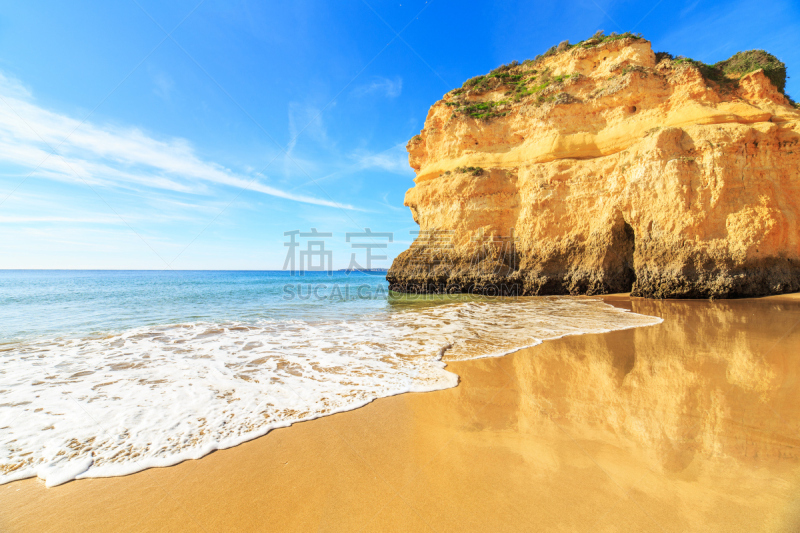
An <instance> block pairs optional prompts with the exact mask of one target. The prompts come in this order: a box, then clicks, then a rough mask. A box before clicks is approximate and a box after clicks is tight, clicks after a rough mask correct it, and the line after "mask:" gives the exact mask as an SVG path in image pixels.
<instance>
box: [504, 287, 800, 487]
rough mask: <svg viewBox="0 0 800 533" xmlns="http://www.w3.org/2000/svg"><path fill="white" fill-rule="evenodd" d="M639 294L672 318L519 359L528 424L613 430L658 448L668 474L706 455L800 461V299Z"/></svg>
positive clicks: (645, 304)
mask: <svg viewBox="0 0 800 533" xmlns="http://www.w3.org/2000/svg"><path fill="white" fill-rule="evenodd" d="M630 304H631V308H632V310H633V311H635V312H636V313H641V314H646V315H656V316H661V317H663V318H664V323H663V324H661V325H660V326H657V327H651V328H638V329H635V330H627V331H619V332H612V333H608V334H605V335H586V336H580V337H572V338H568V339H564V342H560V343H550V344H548V345H547V346H545V347H543V349H541V350H538V352H537V350H531V351H529V352H528V353H526V354H525V355H524V356H523V355H522V354H520V355H519V356H517V357H514V371H515V374H516V379H517V380H518V382H519V384H520V388H521V389H522V392H523V394H522V395H521V398H520V401H521V402H523V404H524V405H522V406H521V407H520V418H521V420H520V423H526V422H530V420H527V419H533V420H535V419H536V418H537V417H538V416H539V414H538V413H540V412H541V413H546V414H547V415H548V416H551V417H554V418H556V419H564V420H569V421H570V422H572V423H575V424H581V425H584V426H587V427H598V428H603V429H607V430H610V431H613V432H615V433H617V434H618V435H620V436H621V437H625V438H627V439H630V441H631V442H632V443H637V444H638V445H641V446H642V447H643V448H644V449H646V450H648V453H649V454H650V455H652V459H653V464H654V465H656V466H658V468H660V469H661V470H662V471H667V472H680V471H683V470H684V469H686V468H687V467H689V465H690V464H691V463H692V461H693V460H694V459H695V458H699V459H710V458H715V457H726V458H735V459H737V460H740V461H750V462H753V463H757V464H759V465H760V466H767V465H777V464H781V465H783V464H786V463H791V464H794V462H795V461H797V459H798V450H799V449H800V448H798V446H800V433H798V430H800V387H798V384H799V382H798V377H800V328H795V326H796V325H797V322H798V321H799V320H800V306H798V305H797V304H795V303H790V304H786V303H780V302H771V301H765V300H755V301H749V302H746V304H745V302H741V301H734V302H713V303H708V302H658V301H642V300H634V301H632V302H630ZM522 419H526V420H524V421H523V420H522Z"/></svg>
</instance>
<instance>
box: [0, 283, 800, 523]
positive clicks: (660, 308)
mask: <svg viewBox="0 0 800 533" xmlns="http://www.w3.org/2000/svg"><path fill="white" fill-rule="evenodd" d="M607 300H608V301H609V302H610V303H613V304H614V305H619V306H623V307H628V308H629V309H632V310H633V311H634V312H637V313H641V314H647V315H655V316H660V317H662V318H663V319H664V322H663V323H661V324H659V325H656V326H652V327H645V328H637V329H631V330H624V331H616V332H611V333H605V334H597V335H582V336H574V337H565V338H562V339H559V340H554V341H548V342H545V343H544V344H542V345H540V346H537V347H535V348H531V349H527V350H523V351H520V352H517V353H515V354H512V355H510V356H506V357H501V358H495V359H481V360H474V361H465V362H455V363H451V364H449V367H448V369H449V370H451V371H453V372H456V373H458V374H459V375H460V377H461V383H460V385H459V386H458V387H456V388H454V389H448V390H444V391H437V392H433V393H425V394H405V395H401V396H396V397H392V398H385V399H382V400H378V401H376V402H374V403H372V404H370V405H369V406H367V407H365V408H363V409H358V410H356V411H352V412H348V413H342V414H338V415H334V416H330V417H325V418H321V419H318V420H314V421H311V422H307V423H302V424H297V425H295V426H293V427H291V428H286V429H282V430H276V431H274V432H272V433H270V434H268V435H267V436H266V437H263V438H260V439H257V440H255V441H252V442H248V443H245V444H243V445H241V446H238V447H236V448H232V449H229V450H224V451H220V452H216V453H213V454H211V455H209V456H207V457H205V458H203V459H201V460H199V461H187V462H185V463H182V464H181V465H178V466H175V467H171V468H164V469H151V470H147V471H144V472H140V473H137V474H134V475H131V476H127V477H125V478H112V479H88V480H81V481H77V482H71V483H68V484H66V485H63V486H61V487H56V488H54V489H44V487H42V486H41V484H40V483H39V482H37V481H35V480H26V481H22V482H18V483H11V484H8V485H5V486H0V501H2V502H3V505H2V506H0V529H3V530H31V529H39V530H47V529H50V530H58V531H66V530H75V531H79V530H80V531H88V530H108V529H113V530H124V529H128V530H137V531H141V530H176V529H180V530H198V531H203V530H205V531H234V530H255V529H259V530H265V531H269V530H273V531H307V530H318V531H410V530H413V531H417V530H419V531H422V530H428V529H432V530H435V531H593V532H594V531H720V532H722V531H725V532H727V531H742V532H753V531H770V532H772V531H786V532H794V531H799V530H800V496H798V494H800V460H799V459H798V445H799V444H800V433H799V432H798V429H800V401H799V400H800V381H799V380H798V378H799V377H800V349H799V348H800V299H791V298H786V297H785V298H765V299H759V300H739V301H722V302H689V301H685V302H680V301H667V302H658V301H643V300H630V299H628V298H624V297H610V298H608V299H607ZM143 510H146V512H143Z"/></svg>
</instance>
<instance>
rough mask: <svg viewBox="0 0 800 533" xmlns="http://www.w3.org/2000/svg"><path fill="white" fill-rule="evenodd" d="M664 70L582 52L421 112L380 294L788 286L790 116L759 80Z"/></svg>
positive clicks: (797, 116)
mask: <svg viewBox="0 0 800 533" xmlns="http://www.w3.org/2000/svg"><path fill="white" fill-rule="evenodd" d="M562 48H564V47H562ZM659 56H661V54H659ZM735 58H737V56H734V58H732V59H731V60H729V61H731V62H733V61H734V59H735ZM659 59H660V60H658V61H657V57H656V54H654V53H653V51H652V49H651V46H650V43H649V42H648V41H646V40H644V39H637V38H623V39H615V40H606V41H600V42H597V40H594V41H592V40H590V41H588V42H586V43H583V44H581V45H578V46H574V47H572V48H567V49H566V50H562V51H561V52H558V53H554V54H552V55H550V56H549V57H545V58H543V59H539V60H537V61H534V62H525V63H523V64H521V65H516V64H512V65H510V66H506V67H501V68H499V69H497V70H495V71H493V72H492V73H491V74H490V75H487V76H481V77H478V78H473V79H472V80H470V81H468V82H467V83H465V85H464V87H462V88H461V89H456V90H454V91H451V92H450V93H448V94H447V95H445V97H444V99H443V100H441V101H439V102H437V103H436V104H434V105H433V107H431V109H430V111H429V112H428V117H427V119H426V121H425V128H424V129H423V130H422V132H421V133H420V135H418V136H416V137H415V138H414V139H412V140H411V141H410V142H409V143H408V151H409V161H410V164H411V166H412V167H413V168H414V170H415V171H416V173H417V177H416V179H415V186H414V187H413V188H412V189H410V190H409V191H408V192H407V194H406V199H405V205H407V206H408V207H410V209H411V212H412V214H413V216H414V220H415V221H416V222H417V223H418V224H419V225H420V235H419V237H418V238H417V239H416V241H415V242H414V244H413V245H412V247H411V248H410V249H409V250H406V251H405V252H403V253H402V254H401V255H400V256H398V257H397V259H396V260H395V262H394V264H393V265H392V268H391V269H390V271H389V273H388V275H387V279H388V280H389V282H390V285H391V287H392V289H394V290H398V291H402V292H444V291H450V292H469V291H477V292H483V293H489V294H497V293H514V294H599V293H609V292H626V291H629V290H632V291H633V294H634V295H639V296H646V297H653V298H696V297H700V298H706V297H735V296H755V295H764V294H773V293H781V292H794V291H798V290H800V228H798V222H799V221H798V214H799V213H800V145H799V144H798V142H800V112H798V110H797V109H796V108H795V107H794V105H792V103H791V102H790V101H789V100H788V99H787V98H786V97H785V96H784V95H783V94H782V93H781V91H780V90H779V89H778V88H777V87H776V86H775V83H774V82H773V81H771V79H770V78H773V80H774V79H775V77H774V75H773V74H774V72H773V71H771V70H769V69H767V70H756V71H753V72H749V73H746V74H744V75H741V74H737V73H735V72H734V73H731V72H727V73H723V72H722V67H720V68H717V69H713V68H710V67H708V66H704V65H702V64H698V63H694V62H692V61H690V60H682V59H678V60H675V59H671V58H669V57H664V58H661V57H659ZM739 63H741V61H740V62H739ZM781 66H782V65H781ZM750 69H751V70H752V66H751V67H750ZM726 74H727V75H726ZM779 85H780V83H779ZM781 88H782V87H781Z"/></svg>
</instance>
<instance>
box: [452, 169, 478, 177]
mask: <svg viewBox="0 0 800 533" xmlns="http://www.w3.org/2000/svg"><path fill="white" fill-rule="evenodd" d="M455 171H456V172H462V173H464V174H472V175H473V176H480V175H481V174H483V169H482V168H481V167H456V169H455Z"/></svg>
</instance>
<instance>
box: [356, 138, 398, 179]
mask: <svg viewBox="0 0 800 533" xmlns="http://www.w3.org/2000/svg"><path fill="white" fill-rule="evenodd" d="M352 157H353V159H355V160H356V161H357V165H356V166H357V168H358V169H367V168H379V169H381V170H386V171H388V172H393V173H395V174H410V173H411V167H410V166H409V164H408V152H407V151H406V148H405V143H400V144H396V145H395V146H392V147H391V148H389V149H388V150H384V151H383V152H378V153H363V152H357V153H355V154H353V156H352Z"/></svg>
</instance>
